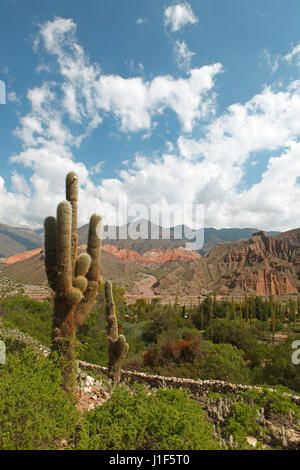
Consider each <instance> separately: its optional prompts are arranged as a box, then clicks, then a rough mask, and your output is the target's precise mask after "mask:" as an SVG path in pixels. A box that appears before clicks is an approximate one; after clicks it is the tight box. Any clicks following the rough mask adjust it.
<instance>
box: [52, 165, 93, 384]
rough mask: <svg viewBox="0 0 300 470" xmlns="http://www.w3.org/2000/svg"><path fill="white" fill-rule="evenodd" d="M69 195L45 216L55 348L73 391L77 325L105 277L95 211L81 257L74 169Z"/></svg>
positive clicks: (68, 176)
mask: <svg viewBox="0 0 300 470" xmlns="http://www.w3.org/2000/svg"><path fill="white" fill-rule="evenodd" d="M66 199H67V200H66V201H63V202H61V203H60V204H59V205H58V207H57V218H56V219H55V218H54V217H47V218H46V219H45V223H44V227H45V266H46V273H47V278H48V282H49V285H50V287H51V288H52V289H53V290H54V292H55V297H54V316H53V330H52V350H53V351H56V352H58V353H59V355H60V356H61V357H62V358H63V359H64V363H63V377H64V388H65V389H66V390H68V391H73V389H74V385H75V371H76V361H75V352H74V343H75V338H76V329H77V327H78V326H80V325H82V323H83V322H84V321H85V319H86V318H87V316H88V315H89V314H90V312H91V309H92V307H93V305H94V302H95V299H96V296H97V293H98V287H99V283H100V280H101V277H100V239H99V238H98V236H97V226H98V224H99V223H100V222H101V217H100V216H99V215H97V214H94V215H92V217H91V219H90V225H89V234H88V247H87V253H82V254H81V255H79V256H78V257H77V247H78V237H77V207H78V178H77V175H76V174H75V173H73V172H71V173H68V175H67V177H66Z"/></svg>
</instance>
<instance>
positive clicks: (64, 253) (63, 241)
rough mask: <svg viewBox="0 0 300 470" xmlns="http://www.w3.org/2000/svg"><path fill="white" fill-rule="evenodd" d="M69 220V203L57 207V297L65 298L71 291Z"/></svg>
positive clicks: (70, 215)
mask: <svg viewBox="0 0 300 470" xmlns="http://www.w3.org/2000/svg"><path fill="white" fill-rule="evenodd" d="M71 218H72V211H71V206H70V204H69V202H67V201H63V202H61V203H60V204H59V205H58V207H57V268H58V273H57V295H58V296H61V297H67V296H68V294H69V293H70V292H71V289H72V258H71Z"/></svg>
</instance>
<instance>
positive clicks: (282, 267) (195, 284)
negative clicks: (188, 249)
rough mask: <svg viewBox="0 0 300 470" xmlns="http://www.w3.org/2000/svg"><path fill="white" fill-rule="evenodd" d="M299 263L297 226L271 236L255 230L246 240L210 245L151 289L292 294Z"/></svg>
mask: <svg viewBox="0 0 300 470" xmlns="http://www.w3.org/2000/svg"><path fill="white" fill-rule="evenodd" d="M299 266H300V229H295V230H291V231H288V232H285V233H281V234H279V235H274V236H268V235H266V234H264V232H258V233H255V234H253V236H252V237H251V238H250V239H249V240H248V241H239V242H233V243H224V244H221V245H219V246H216V247H213V248H212V250H211V251H210V252H209V254H208V255H207V256H205V257H203V258H202V259H200V260H195V261H191V262H188V263H186V264H185V265H182V266H180V267H178V268H177V269H175V270H174V271H173V272H171V273H169V274H168V275H167V276H165V277H164V278H162V279H161V280H160V281H159V283H157V285H156V287H155V291H156V293H157V294H161V293H162V292H164V291H166V290H167V291H169V292H171V291H173V293H176V291H177V293H178V292H182V293H185V292H189V293H190V294H194V295H196V294H197V293H198V294H199V292H201V291H202V292H205V291H215V292H217V293H220V294H221V293H222V294H225V293H234V294H238V293H239V294H242V293H248V294H257V295H269V294H273V295H282V294H295V293H298V292H299V291H300V280H299V277H300V270H299Z"/></svg>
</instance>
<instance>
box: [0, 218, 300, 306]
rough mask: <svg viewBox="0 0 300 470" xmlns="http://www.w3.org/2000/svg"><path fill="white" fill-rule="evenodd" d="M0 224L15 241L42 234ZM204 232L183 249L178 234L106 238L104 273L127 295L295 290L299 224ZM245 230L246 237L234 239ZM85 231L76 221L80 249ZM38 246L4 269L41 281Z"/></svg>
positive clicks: (298, 285) (298, 286)
mask: <svg viewBox="0 0 300 470" xmlns="http://www.w3.org/2000/svg"><path fill="white" fill-rule="evenodd" d="M3 227H4V228H5V231H6V235H5V236H6V237H7V238H9V236H10V235H11V237H12V240H13V241H14V242H16V236H18V237H19V238H18V242H16V243H20V244H21V241H23V243H24V244H25V243H38V242H39V241H40V238H36V236H38V237H42V233H40V234H37V233H36V232H35V231H34V230H30V229H20V231H19V229H15V228H13V227H11V230H10V231H9V228H8V226H0V230H3ZM21 230H22V231H21ZM0 233H3V232H0ZM204 233H205V244H204V247H203V248H202V250H201V252H200V253H199V252H195V251H189V250H185V249H183V247H182V245H183V240H172V239H170V240H130V239H129V240H122V239H119V240H114V241H113V240H107V239H106V240H104V242H103V245H102V253H101V268H102V274H103V277H104V278H105V279H111V280H112V281H113V282H115V283H118V284H119V285H122V286H123V287H125V288H126V292H127V298H128V299H129V300H130V301H132V300H135V299H136V298H139V297H144V298H148V299H150V298H155V297H160V298H162V299H164V300H165V301H169V300H171V301H172V300H174V299H175V296H178V297H181V298H185V299H190V300H194V299H197V298H198V296H199V295H202V294H205V293H207V292H216V293H217V294H221V295H227V294H228V295H231V294H233V295H236V296H241V295H244V294H245V293H247V294H250V295H251V294H257V295H264V296H267V295H270V294H273V295H291V294H297V293H298V292H300V229H294V230H290V231H288V232H283V233H276V234H270V233H264V232H262V231H257V232H254V233H253V230H252V229H222V230H216V229H205V232H204ZM249 234H250V237H249V239H246V240H245V239H244V240H243V239H239V238H242V237H246V236H247V235H249ZM30 235H32V239H31V238H30ZM22 236H23V237H24V238H23V239H22V240H21V237H22ZM86 236H87V226H84V227H81V229H79V243H81V247H80V250H83V249H85V243H86ZM224 239H225V241H224ZM232 239H233V240H232ZM32 240H34V241H32ZM113 242H114V244H113ZM178 242H180V243H181V246H177V243H178ZM159 243H161V245H159ZM209 245H210V246H211V248H210V249H209ZM11 246H13V245H11ZM30 246H32V245H30ZM41 246H42V244H41V243H39V247H38V248H34V249H33V250H30V251H28V250H27V251H26V252H23V253H17V254H14V255H13V256H12V257H10V258H7V259H6V260H2V261H3V262H2V263H1V271H2V272H3V274H4V275H5V276H7V277H9V278H12V279H16V280H17V281H21V282H25V283H32V284H44V285H46V283H47V281H46V276H45V270H44V261H43V257H44V255H43V251H42V248H41ZM1 247H2V244H1V239H0V248H1ZM6 247H7V244H6ZM204 248H205V249H204ZM18 249H19V248H18ZM206 250H207V251H206ZM0 251H1V250H0ZM2 252H3V249H2Z"/></svg>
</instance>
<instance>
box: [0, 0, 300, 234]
mask: <svg viewBox="0 0 300 470" xmlns="http://www.w3.org/2000/svg"><path fill="white" fill-rule="evenodd" d="M299 24H300V3H299V1H298V0H286V1H285V2H282V1H281V0H280V1H279V0H268V1H267V0H251V1H250V0H203V1H199V0H195V1H193V0H190V1H189V2H187V1H186V2H185V1H163V0H111V1H109V2H107V1H104V0H85V1H84V2H83V1H79V0H60V1H56V0H52V1H48V0H47V1H46V0H36V1H33V0H26V2H25V1H24V0H0V80H3V81H4V82H5V83H6V89H7V103H6V104H5V105H0V142H1V152H0V162H1V172H0V198H1V207H0V221H1V222H2V223H9V224H13V225H33V226H40V225H41V224H42V222H43V218H44V217H45V216H46V215H50V214H54V213H55V208H56V205H57V203H58V202H59V201H60V200H61V199H62V198H63V197H64V195H63V186H64V177H65V174H66V172H67V171H69V170H75V171H77V172H78V174H79V177H80V181H81V194H80V196H81V201H82V203H81V208H80V222H81V223H85V222H86V221H87V218H88V215H89V214H90V213H93V212H95V211H98V212H100V213H102V214H103V215H104V216H105V217H107V218H108V219H107V221H109V214H110V213H112V211H113V208H115V207H116V205H117V204H118V200H119V198H122V197H123V198H124V197H126V198H127V199H128V202H129V204H134V203H136V204H137V203H140V204H146V205H149V206H150V205H151V204H158V205H159V206H161V207H165V208H166V207H167V206H169V205H172V204H181V205H183V204H188V203H197V204H204V211H205V225H206V226H214V227H216V228H221V227H249V226H252V227H257V228H260V229H265V230H288V229H291V228H295V227H298V226H299V225H300V223H299V221H300V197H299V196H300V187H299V184H298V181H299V177H300V144H299V143H298V140H299V137H300V119H299V115H300V81H299V65H300V28H299Z"/></svg>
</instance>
